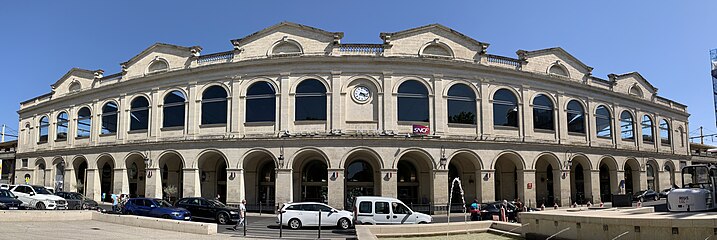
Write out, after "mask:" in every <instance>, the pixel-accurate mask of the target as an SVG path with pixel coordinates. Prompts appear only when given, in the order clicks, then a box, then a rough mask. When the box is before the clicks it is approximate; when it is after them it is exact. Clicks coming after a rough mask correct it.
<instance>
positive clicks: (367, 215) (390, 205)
mask: <svg viewBox="0 0 717 240" xmlns="http://www.w3.org/2000/svg"><path fill="white" fill-rule="evenodd" d="M353 216H354V224H372V225H375V224H424V223H431V222H433V218H432V217H431V216H430V215H428V214H423V213H419V212H414V211H413V210H411V209H410V208H409V207H407V206H406V204H404V203H403V202H402V201H401V200H398V199H395V198H389V197H367V196H360V197H356V199H355V200H354V207H353Z"/></svg>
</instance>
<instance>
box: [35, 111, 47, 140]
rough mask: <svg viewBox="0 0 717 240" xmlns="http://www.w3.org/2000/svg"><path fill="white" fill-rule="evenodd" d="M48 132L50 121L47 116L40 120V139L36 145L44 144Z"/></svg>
mask: <svg viewBox="0 0 717 240" xmlns="http://www.w3.org/2000/svg"><path fill="white" fill-rule="evenodd" d="M49 130H50V119H49V118H47V116H43V117H42V118H40V139H39V141H37V142H38V143H46V142H47V138H48V134H49Z"/></svg>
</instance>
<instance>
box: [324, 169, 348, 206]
mask: <svg viewBox="0 0 717 240" xmlns="http://www.w3.org/2000/svg"><path fill="white" fill-rule="evenodd" d="M327 171H328V174H329V176H328V179H329V184H328V185H329V186H328V187H329V192H328V196H327V197H328V198H329V205H330V206H332V207H335V208H338V209H343V208H344V207H345V206H344V203H345V201H344V200H346V199H345V198H346V196H345V195H344V192H345V190H344V179H345V176H344V169H341V168H330V169H327Z"/></svg>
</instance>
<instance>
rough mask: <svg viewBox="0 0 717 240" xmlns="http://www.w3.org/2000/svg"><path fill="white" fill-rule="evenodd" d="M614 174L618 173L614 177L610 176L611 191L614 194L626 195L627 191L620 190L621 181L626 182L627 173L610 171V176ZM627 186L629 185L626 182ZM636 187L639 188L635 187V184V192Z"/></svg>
mask: <svg viewBox="0 0 717 240" xmlns="http://www.w3.org/2000/svg"><path fill="white" fill-rule="evenodd" d="M613 172H616V173H615V175H614V176H610V190H611V192H612V194H625V189H624V188H620V181H623V180H625V171H615V170H610V173H611V174H610V175H612V173H613ZM615 176H616V177H615ZM625 185H627V182H625ZM635 187H637V186H635V185H634V184H633V191H635V190H634V188H635ZM611 201H612V200H611Z"/></svg>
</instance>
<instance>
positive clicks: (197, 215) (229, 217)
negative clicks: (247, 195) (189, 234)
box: [174, 197, 239, 224]
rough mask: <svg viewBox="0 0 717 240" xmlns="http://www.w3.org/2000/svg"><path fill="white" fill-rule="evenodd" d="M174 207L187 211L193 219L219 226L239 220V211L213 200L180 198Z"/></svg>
mask: <svg viewBox="0 0 717 240" xmlns="http://www.w3.org/2000/svg"><path fill="white" fill-rule="evenodd" d="M174 206H176V207H180V208H184V209H187V210H188V211H189V212H190V213H191V214H192V218H194V219H205V220H213V221H217V223H219V224H228V223H230V222H232V221H238V220H239V209H237V208H233V207H229V206H227V205H224V203H222V202H220V201H217V200H215V199H206V198H198V197H193V198H182V199H179V201H177V203H175V204H174Z"/></svg>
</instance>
